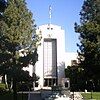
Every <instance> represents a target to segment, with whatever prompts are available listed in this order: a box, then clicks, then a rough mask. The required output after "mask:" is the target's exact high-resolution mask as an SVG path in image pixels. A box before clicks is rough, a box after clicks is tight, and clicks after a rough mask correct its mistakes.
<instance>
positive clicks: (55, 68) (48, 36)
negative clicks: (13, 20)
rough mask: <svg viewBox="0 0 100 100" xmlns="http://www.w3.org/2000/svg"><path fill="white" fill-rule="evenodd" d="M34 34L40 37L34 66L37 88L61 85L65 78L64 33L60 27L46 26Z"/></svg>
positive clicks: (40, 27)
mask: <svg viewBox="0 0 100 100" xmlns="http://www.w3.org/2000/svg"><path fill="white" fill-rule="evenodd" d="M36 32H37V34H38V33H41V35H42V39H41V45H40V46H39V47H38V61H37V63H36V65H35V73H36V75H37V76H39V81H38V88H44V87H51V86H54V85H61V84H62V79H63V78H64V77H65V76H64V75H65V74H64V70H65V62H64V59H65V58H64V55H65V31H64V30H63V29H62V28H61V27H60V26H57V25H53V24H46V25H42V26H39V28H38V29H37V30H36Z"/></svg>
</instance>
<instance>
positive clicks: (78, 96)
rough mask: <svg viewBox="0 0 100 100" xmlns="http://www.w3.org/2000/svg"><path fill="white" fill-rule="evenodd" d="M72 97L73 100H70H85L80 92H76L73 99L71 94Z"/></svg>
mask: <svg viewBox="0 0 100 100" xmlns="http://www.w3.org/2000/svg"><path fill="white" fill-rule="evenodd" d="M70 94H71V95H70V97H71V99H70V100H83V97H82V95H81V93H80V92H74V98H73V92H71V93H70Z"/></svg>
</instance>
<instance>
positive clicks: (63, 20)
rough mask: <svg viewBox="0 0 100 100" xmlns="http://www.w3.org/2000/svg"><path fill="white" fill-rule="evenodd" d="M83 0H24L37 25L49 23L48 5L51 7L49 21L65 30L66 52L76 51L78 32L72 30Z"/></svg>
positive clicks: (78, 19) (77, 20) (77, 19)
mask: <svg viewBox="0 0 100 100" xmlns="http://www.w3.org/2000/svg"><path fill="white" fill-rule="evenodd" d="M83 1H84V0H26V3H27V7H28V9H29V10H31V12H32V13H33V19H35V23H36V25H37V27H38V26H40V25H43V24H48V23H49V5H51V7H52V18H51V23H52V24H56V25H59V26H61V27H62V28H63V29H64V30H65V50H66V52H76V51H77V49H78V47H77V46H76V43H79V40H78V35H79V34H78V33H75V31H74V23H75V22H77V23H79V21H80V16H79V12H80V10H81V8H82V5H83Z"/></svg>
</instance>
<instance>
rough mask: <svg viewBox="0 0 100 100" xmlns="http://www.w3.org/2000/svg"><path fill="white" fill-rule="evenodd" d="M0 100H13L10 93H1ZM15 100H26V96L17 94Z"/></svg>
mask: <svg viewBox="0 0 100 100" xmlns="http://www.w3.org/2000/svg"><path fill="white" fill-rule="evenodd" d="M0 100H13V94H12V93H9V92H7V93H2V94H0ZM17 100H28V94H23V95H22V94H18V95H17Z"/></svg>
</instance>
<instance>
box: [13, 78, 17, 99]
mask: <svg viewBox="0 0 100 100" xmlns="http://www.w3.org/2000/svg"><path fill="white" fill-rule="evenodd" d="M13 100H17V88H16V79H15V78H13Z"/></svg>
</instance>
